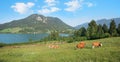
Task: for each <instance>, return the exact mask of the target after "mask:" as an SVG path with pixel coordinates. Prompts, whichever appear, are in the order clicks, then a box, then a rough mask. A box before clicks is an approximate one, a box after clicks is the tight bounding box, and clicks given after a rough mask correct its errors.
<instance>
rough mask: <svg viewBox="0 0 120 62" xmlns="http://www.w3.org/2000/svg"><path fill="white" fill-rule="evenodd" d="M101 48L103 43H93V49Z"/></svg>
mask: <svg viewBox="0 0 120 62" xmlns="http://www.w3.org/2000/svg"><path fill="white" fill-rule="evenodd" d="M101 46H102V43H101V42H93V43H92V48H95V47H101Z"/></svg>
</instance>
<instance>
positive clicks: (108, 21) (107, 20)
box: [75, 18, 120, 29]
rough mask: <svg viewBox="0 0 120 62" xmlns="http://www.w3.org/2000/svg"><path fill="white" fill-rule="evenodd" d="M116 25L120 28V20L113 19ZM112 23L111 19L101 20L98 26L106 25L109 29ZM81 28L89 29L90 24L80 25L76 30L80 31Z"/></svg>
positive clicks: (98, 21)
mask: <svg viewBox="0 0 120 62" xmlns="http://www.w3.org/2000/svg"><path fill="white" fill-rule="evenodd" d="M113 19H114V21H115V23H116V26H118V24H119V23H120V18H113ZM110 22H111V19H101V20H97V21H96V23H97V24H101V25H103V24H106V25H107V26H108V27H109V26H110ZM81 27H85V28H87V27H88V23H84V24H81V25H78V26H76V27H75V28H76V29H80V28H81Z"/></svg>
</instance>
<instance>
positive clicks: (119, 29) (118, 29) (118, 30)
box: [117, 23, 120, 36]
mask: <svg viewBox="0 0 120 62" xmlns="http://www.w3.org/2000/svg"><path fill="white" fill-rule="evenodd" d="M117 32H118V34H119V36H120V23H119V24H118V27H117Z"/></svg>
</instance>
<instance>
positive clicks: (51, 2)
mask: <svg viewBox="0 0 120 62" xmlns="http://www.w3.org/2000/svg"><path fill="white" fill-rule="evenodd" d="M31 14H42V15H45V16H53V17H58V18H60V19H62V21H63V22H65V23H67V24H68V25H71V26H76V25H79V24H82V23H86V22H89V21H91V20H92V19H94V20H99V19H103V18H106V19H110V18H117V17H120V0H1V1H0V24H2V23H6V22H10V21H12V20H17V19H22V18H25V17H27V16H29V15H31Z"/></svg>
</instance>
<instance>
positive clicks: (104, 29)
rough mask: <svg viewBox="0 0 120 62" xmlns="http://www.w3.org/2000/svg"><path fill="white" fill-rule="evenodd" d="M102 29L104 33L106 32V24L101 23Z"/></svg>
mask: <svg viewBox="0 0 120 62" xmlns="http://www.w3.org/2000/svg"><path fill="white" fill-rule="evenodd" d="M102 29H103V31H104V33H108V26H107V25H106V24H103V26H102Z"/></svg>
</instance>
